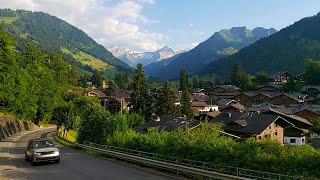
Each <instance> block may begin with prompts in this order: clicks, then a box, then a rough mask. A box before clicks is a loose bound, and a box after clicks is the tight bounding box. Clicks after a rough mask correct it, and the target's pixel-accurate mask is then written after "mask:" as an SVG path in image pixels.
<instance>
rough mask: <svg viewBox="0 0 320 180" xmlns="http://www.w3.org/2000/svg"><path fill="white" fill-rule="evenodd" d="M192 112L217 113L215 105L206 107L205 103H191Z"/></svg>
mask: <svg viewBox="0 0 320 180" xmlns="http://www.w3.org/2000/svg"><path fill="white" fill-rule="evenodd" d="M192 110H193V112H194V114H203V113H206V112H209V111H218V106H217V105H208V104H207V103H205V102H201V101H195V102H192Z"/></svg>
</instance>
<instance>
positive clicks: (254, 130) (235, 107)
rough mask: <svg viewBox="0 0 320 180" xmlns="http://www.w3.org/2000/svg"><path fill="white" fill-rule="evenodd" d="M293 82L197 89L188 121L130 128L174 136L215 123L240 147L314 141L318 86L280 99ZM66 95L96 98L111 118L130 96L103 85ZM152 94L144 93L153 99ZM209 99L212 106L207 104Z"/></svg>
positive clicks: (284, 77)
mask: <svg viewBox="0 0 320 180" xmlns="http://www.w3.org/2000/svg"><path fill="white" fill-rule="evenodd" d="M289 79H294V80H295V81H299V82H304V74H300V75H293V74H291V73H289V72H281V73H277V74H276V75H274V76H272V77H269V78H268V83H266V84H263V85H259V84H256V91H248V92H242V91H241V89H240V88H238V87H236V86H233V85H218V86H214V87H211V88H210V89H208V90H205V89H201V88H197V89H193V90H192V91H191V92H190V98H191V103H192V110H193V119H188V118H186V117H174V116H171V115H163V116H161V117H157V118H156V119H154V120H153V121H152V120H150V121H148V122H146V123H145V124H143V125H141V126H138V127H135V128H134V130H135V131H137V132H140V133H146V132H148V129H153V128H159V131H168V132H170V131H176V130H178V129H181V128H182V129H183V128H189V129H194V128H197V127H198V126H199V125H200V122H203V121H207V122H208V123H220V124H221V125H222V130H221V132H220V133H221V135H223V136H228V137H231V138H233V139H235V140H238V141H241V140H244V139H247V138H255V139H256V140H261V139H263V138H269V139H272V140H275V141H278V142H279V143H281V144H286V145H303V144H306V143H309V144H310V143H311V145H313V146H314V147H316V148H318V145H317V142H316V141H315V142H313V141H312V139H314V138H318V137H319V135H318V134H317V133H315V132H313V131H312V127H313V121H314V120H315V119H316V118H319V117H320V86H303V88H302V89H301V91H300V92H292V93H286V92H285V91H284V90H283V88H282V86H283V85H284V84H285V83H287V82H288V81H289ZM69 93H72V94H79V95H84V96H90V97H96V98H98V99H99V100H100V102H101V105H102V106H103V107H104V108H105V110H107V111H109V112H111V113H113V114H116V113H118V112H119V111H122V110H126V111H129V109H130V99H131V97H130V91H127V90H113V89H112V88H108V87H107V84H106V82H105V81H104V83H103V88H102V89H97V88H94V87H93V88H89V89H87V90H80V91H69ZM156 95H157V90H154V91H152V92H150V93H149V97H151V96H156ZM175 97H176V102H175V105H176V106H179V105H180V98H181V92H179V91H178V90H175ZM213 99H214V100H213Z"/></svg>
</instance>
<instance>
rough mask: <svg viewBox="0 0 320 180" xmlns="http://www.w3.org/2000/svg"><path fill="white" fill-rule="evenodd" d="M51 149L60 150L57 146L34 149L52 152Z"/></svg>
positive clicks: (35, 150)
mask: <svg viewBox="0 0 320 180" xmlns="http://www.w3.org/2000/svg"><path fill="white" fill-rule="evenodd" d="M50 151H59V150H58V148H56V147H47V148H39V149H34V152H50Z"/></svg>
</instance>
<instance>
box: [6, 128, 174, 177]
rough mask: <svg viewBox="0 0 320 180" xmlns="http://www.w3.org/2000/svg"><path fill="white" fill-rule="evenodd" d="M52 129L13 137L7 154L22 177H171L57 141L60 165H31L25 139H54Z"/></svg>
mask: <svg viewBox="0 0 320 180" xmlns="http://www.w3.org/2000/svg"><path fill="white" fill-rule="evenodd" d="M53 134H54V129H44V130H40V131H36V132H32V133H29V134H26V135H23V136H20V137H18V138H17V139H15V140H14V141H13V143H12V145H11V148H10V156H11V159H12V161H13V163H14V165H15V166H17V168H18V172H19V173H20V174H21V175H22V177H24V179H30V180H38V179H39V180H44V179H45V180H51V179H52V180H57V179H58V180H64V179H66V180H82V179H86V180H87V179H94V180H100V179H101V180H102V179H103V180H109V179H110V180H117V179H119V180H123V179H137V180H145V179H146V180H147V179H150V180H151V179H152V180H162V179H163V180H167V179H175V178H174V177H170V176H164V175H160V174H158V173H154V172H152V171H147V170H145V169H143V168H138V167H134V166H130V165H126V164H123V163H120V162H116V161H110V160H106V159H101V158H99V157H94V156H91V155H88V154H85V153H81V152H79V151H76V150H73V149H70V148H67V147H64V146H62V145H60V144H58V143H57V142H56V144H57V146H58V147H59V150H60V155H61V161H60V163H59V164H55V163H43V164H40V165H38V166H31V163H30V162H27V161H25V159H24V150H25V147H26V145H27V142H28V140H30V139H34V138H38V137H43V138H46V137H47V138H49V139H53Z"/></svg>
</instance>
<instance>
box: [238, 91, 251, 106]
mask: <svg viewBox="0 0 320 180" xmlns="http://www.w3.org/2000/svg"><path fill="white" fill-rule="evenodd" d="M254 95H255V93H254V92H246V93H245V92H243V93H240V94H237V95H236V96H234V97H233V99H235V100H236V101H238V102H239V103H241V104H244V105H249V104H251V103H252V101H251V98H252V96H254Z"/></svg>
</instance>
